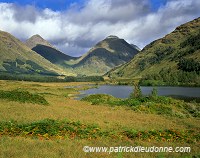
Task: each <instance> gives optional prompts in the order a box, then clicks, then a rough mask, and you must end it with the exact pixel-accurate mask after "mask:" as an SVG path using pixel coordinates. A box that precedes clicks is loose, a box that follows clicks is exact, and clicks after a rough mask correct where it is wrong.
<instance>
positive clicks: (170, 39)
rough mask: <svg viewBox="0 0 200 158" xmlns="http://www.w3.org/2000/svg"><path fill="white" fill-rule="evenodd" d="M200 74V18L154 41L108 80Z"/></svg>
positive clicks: (111, 72) (115, 71) (116, 70)
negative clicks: (180, 72) (186, 73)
mask: <svg viewBox="0 0 200 158" xmlns="http://www.w3.org/2000/svg"><path fill="white" fill-rule="evenodd" d="M168 71H169V72H172V73H170V74H173V72H179V71H184V72H192V71H195V72H196V73H199V71H200V18H197V19H195V20H193V21H191V22H188V23H185V24H183V25H181V26H179V27H177V28H176V29H175V30H174V31H173V32H171V33H170V34H168V35H166V36H165V37H163V38H161V39H158V40H156V41H153V42H152V43H150V44H149V45H147V46H146V47H145V48H144V49H143V50H142V51H141V52H140V53H138V54H137V55H136V56H135V57H134V58H133V59H132V60H131V61H130V62H128V63H126V64H124V65H122V66H120V67H118V68H116V69H113V70H111V71H110V72H108V73H107V74H106V75H107V76H109V77H122V78H130V77H141V76H146V75H152V74H160V76H162V74H163V72H166V73H168V74H169V72H168Z"/></svg>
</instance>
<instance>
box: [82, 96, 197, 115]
mask: <svg viewBox="0 0 200 158" xmlns="http://www.w3.org/2000/svg"><path fill="white" fill-rule="evenodd" d="M81 100H82V101H88V102H91V103H92V104H93V105H100V104H106V105H109V106H127V107H130V108H131V109H132V110H134V111H137V112H144V113H152V114H158V115H167V116H175V117H181V118H182V117H200V113H199V109H200V104H199V103H192V104H191V103H186V102H184V101H181V100H176V99H173V98H170V97H164V96H143V97H139V98H128V99H120V98H115V97H113V96H111V95H107V94H93V95H89V96H86V97H84V98H82V99H81Z"/></svg>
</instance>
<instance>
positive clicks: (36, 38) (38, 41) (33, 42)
mask: <svg viewBox="0 0 200 158" xmlns="http://www.w3.org/2000/svg"><path fill="white" fill-rule="evenodd" d="M25 44H26V45H27V46H28V47H29V48H31V49H32V48H34V47H36V46H37V45H45V46H48V47H52V48H53V46H52V45H51V44H50V43H49V42H48V41H46V40H45V39H44V38H42V37H41V36H40V35H39V34H36V35H33V36H31V37H30V38H29V39H28V40H27V41H26V42H25Z"/></svg>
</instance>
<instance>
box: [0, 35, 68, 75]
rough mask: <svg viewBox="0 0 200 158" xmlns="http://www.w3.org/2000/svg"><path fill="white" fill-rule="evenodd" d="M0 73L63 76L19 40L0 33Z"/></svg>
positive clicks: (54, 66) (58, 70) (52, 65)
mask: <svg viewBox="0 0 200 158" xmlns="http://www.w3.org/2000/svg"><path fill="white" fill-rule="evenodd" d="M0 71H1V72H9V73H28V74H30V73H37V74H48V75H55V74H65V72H64V71H63V70H62V69H61V68H59V67H57V66H56V65H54V64H52V63H51V62H49V61H48V60H46V59H45V58H43V57H42V56H40V55H38V54H37V53H36V52H34V51H32V50H31V49H30V48H28V47H27V46H26V45H24V43H22V42H21V41H20V40H18V39H16V38H15V37H14V36H12V35H11V34H9V33H7V32H3V31H0Z"/></svg>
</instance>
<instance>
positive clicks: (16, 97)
mask: <svg viewBox="0 0 200 158" xmlns="http://www.w3.org/2000/svg"><path fill="white" fill-rule="evenodd" d="M0 99H6V100H9V101H17V102H21V103H34V104H41V105H48V104H49V103H48V102H47V101H46V100H45V98H44V97H43V96H40V95H38V94H36V93H35V94H33V93H30V92H28V91H22V90H17V89H16V90H12V91H4V90H0Z"/></svg>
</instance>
